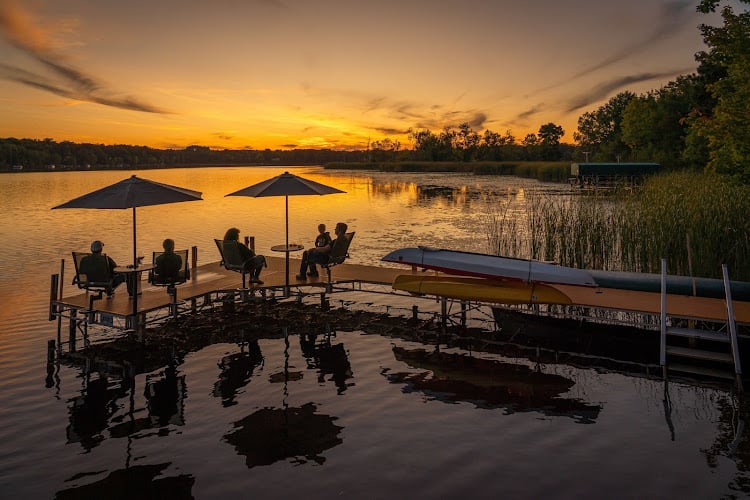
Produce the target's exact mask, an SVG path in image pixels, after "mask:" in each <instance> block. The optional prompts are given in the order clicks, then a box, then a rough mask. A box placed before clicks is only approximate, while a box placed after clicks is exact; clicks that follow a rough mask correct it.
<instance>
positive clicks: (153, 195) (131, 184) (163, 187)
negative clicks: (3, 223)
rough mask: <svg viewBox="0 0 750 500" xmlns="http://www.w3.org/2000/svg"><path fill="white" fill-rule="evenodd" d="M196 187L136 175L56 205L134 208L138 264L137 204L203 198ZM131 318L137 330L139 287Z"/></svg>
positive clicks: (135, 257) (135, 263) (158, 203)
mask: <svg viewBox="0 0 750 500" xmlns="http://www.w3.org/2000/svg"><path fill="white" fill-rule="evenodd" d="M202 199H203V198H201V193H200V192H199V191H192V190H190V189H184V188H180V187H177V186H171V185H169V184H162V183H160V182H155V181H150V180H148V179H141V178H140V177H137V176H135V175H133V176H131V177H130V178H129V179H125V180H122V181H120V182H117V183H115V184H112V185H111V186H107V187H104V188H102V189H99V190H96V191H92V192H91V193H88V194H84V195H83V196H79V197H78V198H74V199H72V200H70V201H68V202H65V203H63V204H62V205H57V206H56V207H52V209H53V210H54V209H56V208H98V209H124V208H132V209H133V268H137V267H138V249H137V243H136V218H135V209H136V207H146V206H150V205H165V204H167V203H178V202H181V201H197V200H202ZM133 321H134V325H135V329H136V331H137V330H138V290H136V289H134V290H133Z"/></svg>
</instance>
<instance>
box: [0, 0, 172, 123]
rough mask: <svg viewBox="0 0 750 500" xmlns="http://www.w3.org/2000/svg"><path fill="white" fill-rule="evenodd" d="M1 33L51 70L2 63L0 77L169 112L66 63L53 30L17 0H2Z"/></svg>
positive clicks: (87, 99) (121, 105)
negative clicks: (57, 45) (55, 40)
mask: <svg viewBox="0 0 750 500" xmlns="http://www.w3.org/2000/svg"><path fill="white" fill-rule="evenodd" d="M0 33H1V34H2V35H3V37H4V38H5V39H6V40H7V41H8V43H10V44H11V45H13V46H14V47H16V48H17V49H19V50H20V51H22V52H23V53H25V54H26V55H28V56H29V57H30V58H31V59H32V60H34V61H36V62H37V63H39V64H41V65H42V66H43V67H44V68H45V69H46V70H47V71H48V72H49V76H44V75H41V74H38V73H35V72H32V71H29V70H26V69H24V68H21V67H19V66H14V65H8V64H0V78H3V79H5V80H9V81H14V82H16V83H20V84H22V85H26V86H28V87H32V88H36V89H40V90H44V91H46V92H50V93H52V94H55V95H58V96H61V97H65V98H68V99H75V100H79V101H85V102H93V103H97V104H102V105H104V106H110V107H114V108H120V109H126V110H131V111H141V112H145V113H162V114H166V113H169V112H168V111H166V110H163V109H161V108H159V107H157V106H154V105H152V104H149V103H146V102H143V101H141V100H140V99H138V98H135V97H131V96H121V95H118V94H117V93H116V92H115V91H114V90H113V89H110V88H109V87H108V86H107V85H106V84H104V83H103V82H101V81H99V80H98V79H97V78H96V77H94V76H92V75H89V74H87V73H86V72H84V71H81V70H79V69H77V68H75V67H74V66H72V65H70V64H68V63H66V61H65V57H64V56H63V55H62V54H60V53H58V52H56V51H55V50H54V47H55V45H56V44H55V43H54V42H53V40H52V37H51V36H50V33H49V32H48V31H47V30H45V29H43V28H42V27H41V26H40V25H39V24H38V23H37V22H35V19H34V17H33V16H32V15H31V13H29V12H28V11H26V10H24V9H23V8H22V7H21V6H20V5H19V4H18V3H17V2H15V1H14V0H0Z"/></svg>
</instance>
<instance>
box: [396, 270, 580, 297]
mask: <svg viewBox="0 0 750 500" xmlns="http://www.w3.org/2000/svg"><path fill="white" fill-rule="evenodd" d="M393 288H394V289H395V290H401V291H404V292H409V293H413V294H417V295H437V296H439V297H448V298H450V299H459V300H476V301H480V302H491V303H495V304H570V303H571V300H570V298H569V297H568V296H567V295H566V294H565V293H563V292H561V291H560V290H558V289H556V288H553V287H551V286H548V285H543V284H539V283H525V282H520V281H500V280H493V279H488V278H470V277H466V276H434V275H430V276H415V275H412V274H401V275H399V276H396V279H395V280H394V281H393Z"/></svg>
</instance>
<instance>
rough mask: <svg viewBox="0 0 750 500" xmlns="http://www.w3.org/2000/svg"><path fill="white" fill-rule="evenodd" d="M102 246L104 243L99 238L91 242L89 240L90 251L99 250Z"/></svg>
mask: <svg viewBox="0 0 750 500" xmlns="http://www.w3.org/2000/svg"><path fill="white" fill-rule="evenodd" d="M103 246H104V243H102V242H101V241H99V240H94V241H93V242H91V251H92V252H101V251H102V247H103Z"/></svg>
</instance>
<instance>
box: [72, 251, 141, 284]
mask: <svg viewBox="0 0 750 500" xmlns="http://www.w3.org/2000/svg"><path fill="white" fill-rule="evenodd" d="M103 248H104V243H102V242H101V241H99V240H95V241H93V242H92V243H91V254H90V255H87V256H85V257H84V258H83V259H81V263H80V264H79V268H78V272H79V273H80V274H85V275H86V280H87V281H89V282H100V283H106V282H108V281H110V280H111V281H112V290H110V291H108V292H107V296H111V295H112V294H113V293H114V290H115V288H117V287H118V286H120V285H121V284H122V283H123V282H124V281H126V275H125V274H123V273H116V272H115V267H117V264H116V263H115V261H114V260H113V259H112V257H109V256H108V255H105V254H103V253H102V249H103ZM128 294H131V290H130V283H129V282H128ZM131 295H132V294H131Z"/></svg>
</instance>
